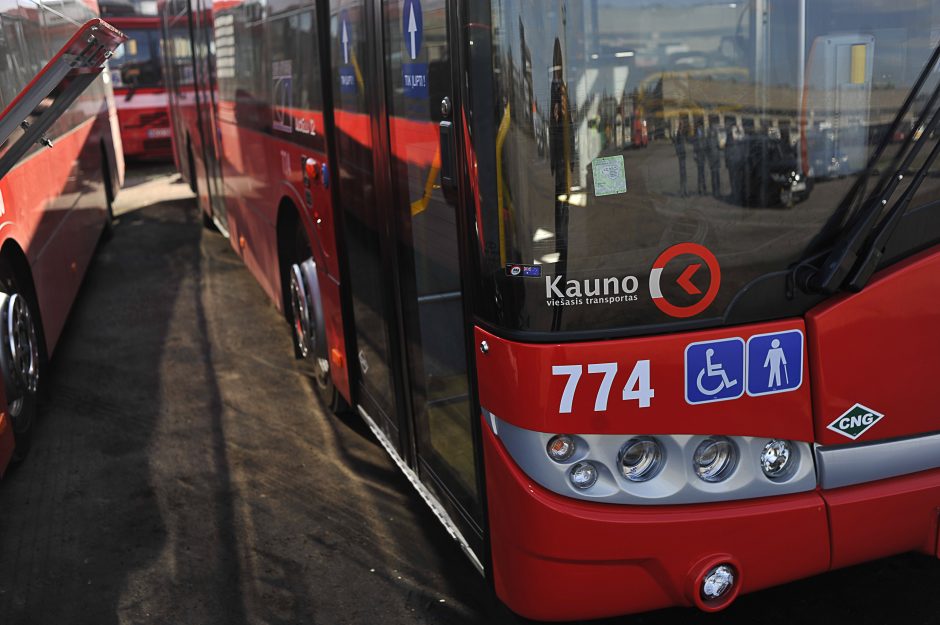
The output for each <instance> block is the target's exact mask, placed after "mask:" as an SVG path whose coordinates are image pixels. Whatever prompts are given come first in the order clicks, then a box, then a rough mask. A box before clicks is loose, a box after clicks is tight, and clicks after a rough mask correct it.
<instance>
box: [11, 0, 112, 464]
mask: <svg viewBox="0 0 940 625" xmlns="http://www.w3.org/2000/svg"><path fill="white" fill-rule="evenodd" d="M0 21H2V31H0V57H2V58H6V59H16V60H17V62H16V63H6V64H3V66H2V67H0V106H2V107H3V109H4V110H3V112H2V114H0V141H2V147H0V215H2V218H3V219H2V223H0V372H2V380H3V384H2V385H0V390H2V399H0V475H2V473H3V471H4V470H5V469H6V468H7V466H8V465H9V463H10V462H11V461H16V460H20V459H22V458H23V457H24V456H25V455H26V453H27V451H28V450H29V447H30V441H31V434H32V430H33V428H32V426H33V422H34V421H35V418H36V413H37V403H38V400H37V397H38V394H39V392H40V390H41V389H42V388H43V387H44V386H45V385H46V375H47V371H48V369H47V367H48V361H49V357H50V356H52V353H53V351H54V350H55V346H56V343H57V342H58V340H59V335H60V334H61V332H62V328H63V326H64V324H65V321H66V317H67V315H68V312H69V309H70V308H71V306H72V303H73V302H74V300H75V296H76V294H77V292H78V288H79V286H80V285H81V282H82V278H83V276H84V274H85V270H86V269H87V268H88V265H89V262H90V260H91V257H92V254H93V252H94V250H95V246H96V244H97V242H98V239H99V238H100V235H101V233H102V232H103V231H104V230H105V228H106V227H108V225H109V224H110V221H111V217H112V215H111V202H112V200H113V199H114V195H115V193H116V191H117V190H118V189H119V188H120V187H121V184H122V182H123V178H124V158H123V155H122V152H121V140H120V136H119V135H118V130H117V114H116V111H115V108H114V99H113V96H112V93H111V87H110V85H109V83H108V81H107V80H106V77H103V76H99V73H100V72H101V70H102V69H103V67H104V65H105V61H106V59H107V57H108V56H110V55H111V54H112V52H113V50H114V49H115V48H116V47H117V45H118V44H120V42H121V41H123V36H122V35H121V33H120V32H119V31H117V30H115V29H114V28H112V27H110V26H109V25H108V24H106V23H104V22H102V21H101V20H100V19H97V18H96V12H94V11H93V10H92V9H91V8H89V5H88V4H87V3H86V2H83V1H80V0H75V1H66V2H63V3H59V4H56V8H55V10H46V8H45V5H43V4H36V5H35V8H34V9H23V8H13V9H4V10H3V11H2V12H0ZM83 23H84V24H83Z"/></svg>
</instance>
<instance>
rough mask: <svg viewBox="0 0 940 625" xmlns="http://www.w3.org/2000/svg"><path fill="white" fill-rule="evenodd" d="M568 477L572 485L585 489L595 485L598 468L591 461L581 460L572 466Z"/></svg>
mask: <svg viewBox="0 0 940 625" xmlns="http://www.w3.org/2000/svg"><path fill="white" fill-rule="evenodd" d="M568 479H569V480H571V485H572V486H574V487H575V488H577V489H579V490H585V489H587V488H590V487H592V486H594V484H595V482H597V469H596V468H595V467H594V465H593V464H591V463H590V462H579V463H578V464H576V465H574V466H573V467H571V471H569V472H568Z"/></svg>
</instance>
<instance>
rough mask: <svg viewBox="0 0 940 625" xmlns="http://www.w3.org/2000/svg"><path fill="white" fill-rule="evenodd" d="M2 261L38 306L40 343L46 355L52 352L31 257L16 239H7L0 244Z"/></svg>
mask: <svg viewBox="0 0 940 625" xmlns="http://www.w3.org/2000/svg"><path fill="white" fill-rule="evenodd" d="M0 262H3V263H7V264H8V265H9V266H10V269H11V270H12V271H13V274H14V275H15V276H16V281H17V283H18V284H19V286H20V288H21V289H23V291H24V293H23V294H24V295H25V296H27V297H29V298H30V299H32V301H33V304H34V305H35V307H36V314H37V315H38V316H39V323H38V324H37V327H38V329H39V333H40V345H41V346H42V348H43V350H44V353H45V354H46V355H48V354H50V353H51V351H52V350H51V349H50V345H49V344H48V343H46V328H45V325H44V323H43V317H42V307H41V306H40V304H39V294H38V292H37V291H36V283H35V282H34V281H33V270H32V268H31V267H30V265H29V259H28V258H27V257H26V252H24V251H23V248H22V247H20V244H19V243H17V241H16V240H15V239H7V240H6V241H4V242H3V245H2V246H0Z"/></svg>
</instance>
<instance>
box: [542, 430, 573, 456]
mask: <svg viewBox="0 0 940 625" xmlns="http://www.w3.org/2000/svg"><path fill="white" fill-rule="evenodd" d="M576 447H577V445H576V444H575V442H574V438H572V437H570V436H568V435H567V434H558V435H557V436H553V437H552V438H551V440H549V441H548V445H547V446H546V450H547V451H548V457H549V458H551V459H552V460H554V461H555V462H566V461H567V460H570V459H571V456H573V455H574V452H575V449H576Z"/></svg>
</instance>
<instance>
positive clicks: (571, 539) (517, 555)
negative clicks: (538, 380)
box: [483, 420, 829, 621]
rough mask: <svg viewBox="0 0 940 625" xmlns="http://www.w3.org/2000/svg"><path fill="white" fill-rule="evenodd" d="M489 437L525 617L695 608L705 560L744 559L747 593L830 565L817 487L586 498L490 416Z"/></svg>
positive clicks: (496, 517)
mask: <svg viewBox="0 0 940 625" xmlns="http://www.w3.org/2000/svg"><path fill="white" fill-rule="evenodd" d="M483 439H484V442H483V451H484V457H485V461H486V469H487V471H486V492H487V498H488V501H489V510H490V542H491V545H492V551H493V578H494V581H495V585H496V592H497V594H498V596H499V597H500V599H502V600H503V601H504V602H505V603H506V604H507V605H508V606H509V607H510V608H511V609H512V610H513V611H515V612H517V613H519V614H521V615H523V616H525V617H527V618H533V619H538V620H548V621H562V620H572V619H582V618H600V617H604V616H612V615H616V614H624V613H627V612H638V611H645V610H654V609H657V608H662V607H667V606H671V605H693V604H694V597H693V596H692V595H693V594H694V592H693V588H694V584H693V581H694V579H693V577H694V575H695V573H696V572H697V569H698V568H700V567H699V566H698V565H699V564H701V563H704V562H709V561H711V560H712V559H714V558H715V557H718V558H719V561H731V562H733V563H734V564H736V565H737V567H738V570H739V571H740V573H741V584H742V587H743V591H744V592H748V591H753V590H757V589H760V588H766V587H768V586H773V585H776V584H781V583H783V582H786V581H789V580H792V579H797V578H800V577H806V576H808V575H814V574H817V573H821V572H823V571H825V570H826V569H827V568H828V567H829V534H828V527H827V523H826V509H825V505H824V503H823V500H822V498H820V496H819V495H818V494H817V493H813V492H810V493H803V494H799V495H789V496H786V497H773V498H767V499H764V500H752V501H743V502H728V503H721V504H717V503H716V504H705V505H699V506H612V505H605V504H597V503H589V502H583V501H578V500H573V499H568V498H565V497H561V496H559V495H556V494H554V493H551V492H549V491H547V490H545V489H544V488H542V487H541V486H539V485H537V484H536V483H535V482H533V481H532V480H530V479H529V478H528V477H527V476H526V475H525V474H524V473H522V471H520V470H519V468H518V467H517V466H516V465H515V463H514V462H513V461H512V459H511V458H510V457H509V455H508V454H507V452H506V450H505V449H504V448H503V446H502V443H500V442H499V441H498V440H497V439H496V437H495V436H494V435H493V432H492V431H491V430H490V429H489V426H488V425H486V423H485V420H484V424H483ZM771 562H772V563H773V564H772V565H769V566H768V563H771Z"/></svg>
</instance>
